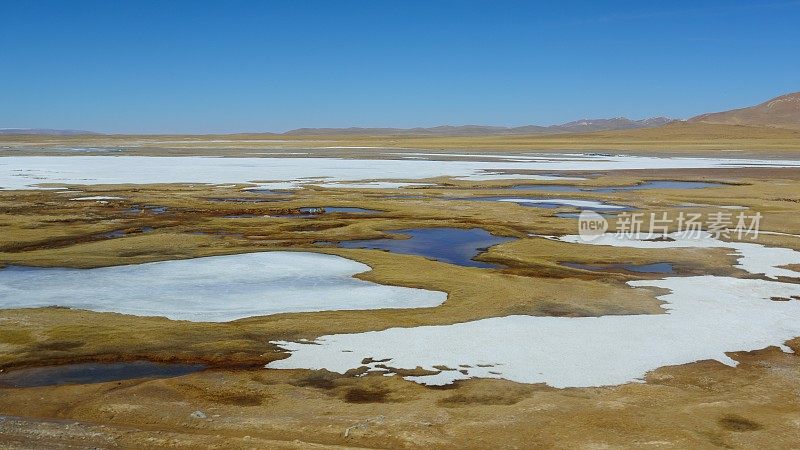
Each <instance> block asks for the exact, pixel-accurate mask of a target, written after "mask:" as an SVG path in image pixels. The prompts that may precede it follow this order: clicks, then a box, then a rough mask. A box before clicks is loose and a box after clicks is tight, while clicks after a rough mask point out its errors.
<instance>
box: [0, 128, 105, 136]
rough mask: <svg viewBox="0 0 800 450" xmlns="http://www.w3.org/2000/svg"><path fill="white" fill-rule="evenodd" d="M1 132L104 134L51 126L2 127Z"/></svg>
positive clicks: (64, 134)
mask: <svg viewBox="0 0 800 450" xmlns="http://www.w3.org/2000/svg"><path fill="white" fill-rule="evenodd" d="M0 134H6V135H14V134H36V135H40V136H78V135H82V134H102V133H95V132H93V131H84V130H53V129H50V128H0Z"/></svg>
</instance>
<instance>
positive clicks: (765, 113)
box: [0, 92, 800, 136]
mask: <svg viewBox="0 0 800 450" xmlns="http://www.w3.org/2000/svg"><path fill="white" fill-rule="evenodd" d="M672 122H678V121H677V120H674V119H670V118H667V117H652V118H650V119H642V120H631V119H628V118H625V117H615V118H613V119H583V120H576V121H573V122H567V123H562V124H560V125H550V126H540V125H525V126H520V127H496V126H486V125H460V126H453V125H442V126H438V127H429V128H357V127H356V128H298V129H296V130H291V131H287V132H285V133H256V134H263V135H275V136H278V135H288V136H313V135H326V134H331V135H333V134H339V135H343V134H344V135H347V134H351V135H372V136H393V135H402V136H492V135H524V134H528V135H530V134H563V133H591V132H595V131H615V130H633V129H643V128H658V127H661V126H662V125H666V124H668V123H672ZM686 122H689V123H708V124H715V125H746V126H754V127H771V128H786V129H792V130H800V92H795V93H792V94H786V95H781V96H780V97H775V98H773V99H772V100H768V101H766V102H764V103H761V104H759V105H756V106H751V107H748V108H741V109H734V110H731V111H723V112H715V113H708V114H702V115H699V116H696V117H692V118H691V119H689V120H687V121H686ZM25 134H32V135H46V136H76V135H97V134H101V133H94V132H91V131H83V130H54V129H44V128H0V135H25ZM238 134H253V133H238Z"/></svg>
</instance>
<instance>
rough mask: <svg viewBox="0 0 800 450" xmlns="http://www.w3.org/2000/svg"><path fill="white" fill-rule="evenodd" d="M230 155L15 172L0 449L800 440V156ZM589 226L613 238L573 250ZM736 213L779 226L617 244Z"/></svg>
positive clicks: (49, 148) (96, 155)
mask: <svg viewBox="0 0 800 450" xmlns="http://www.w3.org/2000/svg"><path fill="white" fill-rule="evenodd" d="M234 144H236V145H235V146H234V145H229V144H224V145H223V144H222V143H220V144H216V145H215V144H207V145H206V146H203V147H202V148H199V147H194V146H192V145H188V144H174V145H175V146H170V147H166V148H159V147H157V146H154V147H148V146H130V147H126V146H125V145H117V146H107V147H106V146H103V145H97V144H93V145H91V146H88V145H87V146H86V147H85V149H84V150H85V151H73V150H72V148H73V147H74V148H78V147H77V146H73V147H70V146H69V145H65V144H64V143H59V144H58V145H56V144H52V145H51V144H48V145H44V146H43V148H42V149H39V148H38V147H36V146H33V145H24V146H22V145H20V146H17V147H14V148H13V149H11V150H4V151H3V152H2V157H0V159H2V161H1V162H2V164H0V186H1V187H2V188H3V189H2V190H0V227H2V229H3V233H1V234H0V258H2V260H0V263H1V264H2V268H0V325H1V326H0V369H2V371H3V372H2V373H0V391H1V392H2V395H0V414H2V415H3V418H2V420H0V435H2V436H6V437H8V439H17V438H18V439H23V438H24V437H25V436H26V434H25V433H26V432H25V431H23V430H24V429H37V430H40V431H41V432H47V430H48V429H49V428H48V427H57V426H58V424H59V423H60V422H59V421H63V420H69V421H70V423H76V425H75V427H74V430H75V431H74V433H75V434H74V435H70V436H65V437H64V438H63V439H65V441H64V442H65V443H71V442H73V441H71V440H70V439H74V440H76V441H75V442H77V440H78V439H79V438H80V436H88V439H90V440H91V439H95V440H97V442H99V439H100V438H98V436H103V439H111V440H113V442H115V443H118V444H120V445H128V446H137V445H142V443H143V442H146V439H149V438H153V439H157V440H158V445H162V444H163V445H167V444H168V443H169V442H170V441H169V439H180V440H181V442H186V443H189V444H188V445H191V443H192V442H194V443H198V442H203V443H204V444H208V443H209V442H211V441H213V442H219V443H220V445H223V444H222V443H223V442H224V445H227V446H231V447H247V446H256V447H265V446H269V447H281V446H282V447H287V448H288V447H291V446H299V447H303V446H306V445H310V444H317V445H320V446H335V445H349V446H361V447H400V446H426V447H451V446H473V447H475V446H482V445H490V444H491V443H492V442H495V441H496V439H497V438H498V435H497V434H498V433H500V431H498V425H497V424H498V423H502V424H503V427H502V430H503V431H502V434H503V436H504V439H506V440H507V441H508V443H509V444H510V445H512V446H513V445H519V446H526V445H531V444H532V443H533V444H536V445H541V446H552V445H556V444H557V443H562V444H563V442H570V443H571V444H572V445H574V446H589V445H595V444H598V443H603V444H607V445H609V446H614V445H622V444H624V443H629V442H632V441H636V442H664V443H665V444H664V445H665V446H672V447H708V446H718V445H722V446H725V445H727V446H757V445H765V443H767V442H770V443H774V442H779V443H786V444H789V443H792V442H796V441H797V437H798V436H800V424H798V422H797V420H796V418H797V414H798V413H800V409H798V406H797V402H796V395H795V394H796V383H797V380H798V379H800V358H798V356H797V352H799V351H800V339H798V337H800V328H798V326H797V324H798V323H800V300H798V299H800V251H799V250H800V237H798V235H800V221H798V220H797V217H798V213H800V187H798V186H800V162H798V161H797V160H793V159H787V158H786V157H785V155H769V154H765V155H756V156H752V155H748V156H747V157H740V156H739V155H738V154H735V158H725V157H710V156H709V155H708V154H698V155H695V156H692V155H686V154H682V155H672V154H659V153H658V152H656V153H654V154H646V155H643V154H639V155H635V154H631V155H623V154H617V152H613V153H611V154H597V153H593V154H582V153H580V152H575V151H571V152H550V153H536V152H531V151H513V150H506V151H505V152H499V151H496V152H493V153H491V154H489V153H485V154H474V153H472V152H466V153H465V150H463V149H462V150H459V151H451V152H446V151H441V150H435V151H434V150H419V149H415V150H398V149H385V150H383V149H361V150H356V149H352V148H350V149H343V148H338V149H319V148H317V149H315V148H303V150H302V152H300V153H303V154H302V155H297V154H296V153H298V149H297V148H284V147H287V146H286V145H284V143H273V144H270V145H271V146H276V147H278V148H270V150H269V152H268V153H271V154H268V155H267V154H264V155H259V156H256V155H254V154H253V153H258V152H259V151H263V150H264V149H263V148H251V147H254V146H253V145H252V143H250V144H247V143H244V142H239V143H237V142H234ZM160 145H163V144H160ZM265 145H266V144H265ZM306 145H308V144H306ZM209 146H210V147H215V146H216V147H219V148H208V147H209ZM239 146H241V148H239ZM40 147H42V146H40ZM233 147H237V148H233ZM112 150H113V151H112ZM37 151H39V152H40V153H38V154H39V155H46V156H37ZM112 153H113V155H114V156H109V154H112ZM160 154H164V155H168V156H158V155H160ZM69 155H75V156H69ZM773 156H774V157H773ZM732 206H733V207H736V208H738V209H731V207H732ZM582 210H594V211H597V212H599V213H602V214H603V215H604V216H605V217H607V219H608V221H609V223H610V225H609V226H610V228H609V229H608V230H607V232H606V234H604V235H601V236H597V237H595V238H593V239H592V240H591V241H584V240H582V239H580V236H579V235H577V234H576V233H577V232H578V220H577V218H578V217H579V216H578V214H579V213H580V212H581V211H582ZM720 211H721V212H723V213H729V214H731V217H736V214H738V213H739V212H741V211H745V212H747V213H748V214H752V213H755V212H759V213H761V214H762V215H763V218H762V222H761V227H760V228H761V230H762V231H764V233H761V234H759V235H758V237H757V239H756V240H750V239H749V238H743V239H736V237H735V236H727V237H720V238H714V237H712V236H709V235H700V236H695V237H690V236H685V235H681V234H675V233H674V232H675V231H676V230H675V229H674V225H673V228H671V229H670V230H668V231H669V235H668V236H665V237H664V238H663V239H651V238H647V237H641V236H633V237H631V238H629V239H618V238H616V237H614V236H613V234H614V232H615V231H616V227H618V226H619V225H618V223H617V222H615V221H616V218H617V217H619V216H620V215H621V214H631V213H643V214H649V213H651V212H652V213H657V214H658V215H659V216H660V215H661V214H668V215H675V216H678V215H679V214H681V213H696V214H703V215H708V214H716V213H719V212H720ZM645 217H646V216H645ZM615 223H616V224H615ZM59 368H60V369H59ZM25 371H28V372H25ZM28 373H29V374H31V375H30V377H28V376H26V375H25V374H28ZM59 377H61V378H59ZM4 379H8V380H10V381H7V382H4V381H3V380H4ZM26 379H29V380H30V381H25V380H26ZM20 380H22V381H20ZM37 380H38V381H37ZM64 380H66V381H64ZM665 417H670V420H671V421H672V422H671V423H674V424H676V425H675V426H674V427H665V426H664V418H665ZM632 418H636V424H637V426H636V427H631V426H629V425H630V421H631V420H632ZM576 420H583V421H591V422H592V423H598V426H597V427H589V428H588V429H587V428H586V427H583V428H582V429H580V430H577V429H575V427H571V426H569V424H570V423H574V422H575V421H576ZM300 421H302V426H299V425H298V423H300ZM100 425H102V426H103V429H102V431H98V428H97V427H98V426H100ZM130 429H135V430H136V432H135V433H129V432H127V431H125V430H130ZM534 429H535V430H536V431H535V432H533V431H532V430H534ZM609 429H611V430H614V433H612V435H611V436H609V434H608V433H607V432H606V431H607V430H609ZM604 430H605V431H604ZM93 433H96V434H93ZM158 433H163V434H167V433H169V435H170V436H172V437H165V436H164V435H160V437H157V436H159V435H158ZM220 436H221V437H220ZM159 439H163V440H159ZM776 439H777V441H776ZM295 441H297V442H295ZM93 442H94V441H93ZM109 442H110V441H109ZM104 445H107V444H104Z"/></svg>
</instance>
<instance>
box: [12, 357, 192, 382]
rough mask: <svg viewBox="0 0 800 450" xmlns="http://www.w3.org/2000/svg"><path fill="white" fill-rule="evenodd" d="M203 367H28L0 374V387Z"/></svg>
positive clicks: (141, 364) (132, 364)
mask: <svg viewBox="0 0 800 450" xmlns="http://www.w3.org/2000/svg"><path fill="white" fill-rule="evenodd" d="M205 368H206V366H205V365H203V364H166V363H155V362H150V361H133V362H121V363H80V364H65V365H60V366H46V367H30V368H24V369H17V370H12V371H9V372H3V373H0V386H7V387H36V386H55V385H61V384H88V383H105V382H108V381H120V380H132V379H136V378H171V377H179V376H182V375H188V374H190V373H194V372H199V371H201V370H203V369H205Z"/></svg>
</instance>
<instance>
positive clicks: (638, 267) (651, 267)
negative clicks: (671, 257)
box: [561, 262, 675, 273]
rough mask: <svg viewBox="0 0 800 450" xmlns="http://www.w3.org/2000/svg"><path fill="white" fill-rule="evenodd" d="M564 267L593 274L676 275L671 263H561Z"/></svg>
mask: <svg viewBox="0 0 800 450" xmlns="http://www.w3.org/2000/svg"><path fill="white" fill-rule="evenodd" d="M561 265H562V266H565V267H570V268H573V269H581V270H591V271H593V272H606V271H613V270H626V271H628V272H636V273H675V270H674V269H673V268H672V264H670V263H653V264H577V263H568V262H565V263H561Z"/></svg>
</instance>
